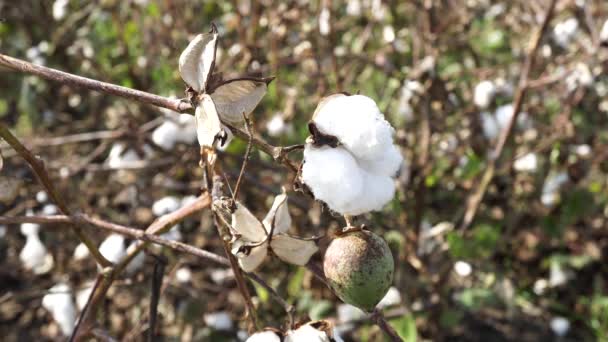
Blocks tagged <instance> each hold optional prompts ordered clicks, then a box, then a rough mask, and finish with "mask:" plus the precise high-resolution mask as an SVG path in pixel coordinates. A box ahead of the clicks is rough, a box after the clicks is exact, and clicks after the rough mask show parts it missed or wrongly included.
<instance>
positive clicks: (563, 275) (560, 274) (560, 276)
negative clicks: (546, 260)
mask: <svg viewBox="0 0 608 342" xmlns="http://www.w3.org/2000/svg"><path fill="white" fill-rule="evenodd" d="M569 278H570V275H569V274H568V273H567V272H566V270H565V269H564V266H563V265H562V264H561V263H559V262H556V261H552V262H551V266H550V267H549V286H551V287H558V286H562V285H565V284H566V283H567V282H568V279H569Z"/></svg>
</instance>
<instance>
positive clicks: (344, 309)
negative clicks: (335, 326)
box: [336, 304, 367, 323]
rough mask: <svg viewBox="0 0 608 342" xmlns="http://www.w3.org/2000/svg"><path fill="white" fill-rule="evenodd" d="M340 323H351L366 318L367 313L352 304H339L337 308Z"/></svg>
mask: <svg viewBox="0 0 608 342" xmlns="http://www.w3.org/2000/svg"><path fill="white" fill-rule="evenodd" d="M336 313H337V315H338V320H339V321H340V323H349V322H353V321H357V320H360V319H362V318H364V317H365V316H366V315H367V314H366V313H365V312H364V311H363V310H361V309H359V308H358V307H356V306H354V305H350V304H338V307H337V308H336Z"/></svg>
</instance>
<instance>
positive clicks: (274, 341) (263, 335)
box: [245, 331, 281, 342]
mask: <svg viewBox="0 0 608 342" xmlns="http://www.w3.org/2000/svg"><path fill="white" fill-rule="evenodd" d="M245 342H281V338H280V337H279V335H277V334H276V333H275V332H273V331H262V332H257V333H255V334H253V335H251V336H249V338H248V339H247V341H245Z"/></svg>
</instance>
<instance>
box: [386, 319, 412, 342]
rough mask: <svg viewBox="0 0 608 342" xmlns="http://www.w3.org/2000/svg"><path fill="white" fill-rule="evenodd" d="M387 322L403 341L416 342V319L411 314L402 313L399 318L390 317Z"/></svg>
mask: <svg viewBox="0 0 608 342" xmlns="http://www.w3.org/2000/svg"><path fill="white" fill-rule="evenodd" d="M389 323H390V325H391V326H393V328H394V329H395V331H396V332H397V334H399V337H401V338H402V339H403V341H405V342H416V340H418V331H417V329H416V321H415V320H414V317H412V315H404V316H401V317H400V318H397V319H392V320H391V321H390V322H389Z"/></svg>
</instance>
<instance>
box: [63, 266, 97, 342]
mask: <svg viewBox="0 0 608 342" xmlns="http://www.w3.org/2000/svg"><path fill="white" fill-rule="evenodd" d="M103 278H104V274H103V273H98V274H97V278H95V283H94V284H93V289H92V290H91V293H90V294H89V298H88V299H87V303H86V304H85V306H84V308H83V309H82V312H81V313H80V316H79V317H78V321H77V322H76V326H75V327H74V330H73V331H72V335H71V336H70V340H69V342H73V341H76V340H78V339H79V337H80V336H79V331H80V328H81V327H82V322H83V320H82V318H83V317H85V315H86V314H87V312H88V311H89V308H90V303H91V299H92V298H93V293H95V290H96V289H97V287H98V286H99V284H100V283H101V281H102V279H103Z"/></svg>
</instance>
